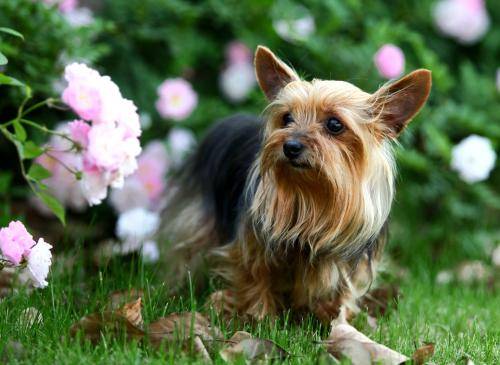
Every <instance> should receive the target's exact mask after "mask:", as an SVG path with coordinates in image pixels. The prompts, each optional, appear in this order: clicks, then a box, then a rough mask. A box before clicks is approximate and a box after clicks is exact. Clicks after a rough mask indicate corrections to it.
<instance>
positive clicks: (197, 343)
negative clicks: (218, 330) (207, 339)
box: [193, 336, 212, 363]
mask: <svg viewBox="0 0 500 365" xmlns="http://www.w3.org/2000/svg"><path fill="white" fill-rule="evenodd" d="M193 347H194V350H195V351H196V353H197V354H198V355H199V356H200V357H201V358H202V359H203V360H205V362H207V363H212V358H211V357H210V354H209V353H208V351H207V348H206V347H205V344H204V343H203V341H202V340H201V338H199V337H198V336H196V337H195V338H194V341H193Z"/></svg>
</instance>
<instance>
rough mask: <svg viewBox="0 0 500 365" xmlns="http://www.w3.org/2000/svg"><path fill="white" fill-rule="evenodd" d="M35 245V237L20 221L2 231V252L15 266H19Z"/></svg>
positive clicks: (0, 234) (0, 241)
mask: <svg viewBox="0 0 500 365" xmlns="http://www.w3.org/2000/svg"><path fill="white" fill-rule="evenodd" d="M34 244H35V241H34V240H33V236H32V235H31V234H29V233H28V231H27V230H26V227H24V225H23V224H22V223H21V222H19V221H13V222H10V223H9V226H8V227H6V228H2V229H0V252H1V254H2V256H3V257H5V258H6V259H7V260H8V261H10V262H11V263H12V264H13V265H19V264H20V263H21V260H22V258H23V257H24V258H26V257H27V256H28V255H29V254H30V251H31V248H32V247H33V245H34Z"/></svg>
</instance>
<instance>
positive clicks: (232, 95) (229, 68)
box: [219, 41, 257, 103]
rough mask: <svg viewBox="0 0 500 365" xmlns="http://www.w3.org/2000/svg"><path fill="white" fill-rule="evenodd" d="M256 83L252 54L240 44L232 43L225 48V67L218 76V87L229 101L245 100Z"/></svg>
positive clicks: (237, 42)
mask: <svg viewBox="0 0 500 365" xmlns="http://www.w3.org/2000/svg"><path fill="white" fill-rule="evenodd" d="M256 83H257V80H256V78H255V72H254V69H253V62H252V52H251V51H250V49H249V48H248V47H247V46H246V45H245V44H244V43H242V42H239V41H233V42H231V43H229V44H228V46H227V47H226V67H225V68H224V70H223V71H222V73H221V74H220V78H219V85H220V88H221V90H222V93H223V94H224V96H226V98H227V99H229V101H232V102H235V103H236V102H241V101H243V100H245V99H246V98H247V97H248V95H249V94H250V92H251V91H252V90H253V88H254V87H255V85H256Z"/></svg>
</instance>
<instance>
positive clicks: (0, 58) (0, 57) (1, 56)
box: [0, 52, 9, 66]
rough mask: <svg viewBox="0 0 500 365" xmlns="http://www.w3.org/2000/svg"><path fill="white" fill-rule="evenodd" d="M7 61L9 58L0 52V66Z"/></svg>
mask: <svg viewBox="0 0 500 365" xmlns="http://www.w3.org/2000/svg"><path fill="white" fill-rule="evenodd" d="M8 62H9V60H8V59H7V57H5V55H4V54H3V53H2V52H0V66H3V65H6V64H7V63H8Z"/></svg>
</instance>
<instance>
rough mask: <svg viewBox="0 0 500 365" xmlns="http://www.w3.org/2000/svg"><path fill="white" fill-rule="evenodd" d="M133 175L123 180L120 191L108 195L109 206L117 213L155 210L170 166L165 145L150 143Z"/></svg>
mask: <svg viewBox="0 0 500 365" xmlns="http://www.w3.org/2000/svg"><path fill="white" fill-rule="evenodd" d="M137 162H138V168H137V171H136V172H135V173H133V174H132V175H130V176H129V177H127V178H126V179H125V183H124V185H123V188H122V189H115V190H113V191H112V192H111V194H110V200H111V205H112V206H113V207H114V208H115V210H116V211H117V212H119V213H123V212H125V211H128V210H130V209H134V208H139V207H140V208H146V209H150V210H156V208H157V207H158V205H159V203H160V199H161V196H162V194H163V192H164V190H165V175H166V174H167V170H168V167H169V165H170V161H169V157H168V155H167V150H166V148H165V144H164V143H163V142H161V141H157V140H156V141H151V142H149V143H148V144H147V145H146V147H145V148H144V150H143V152H142V153H141V155H140V156H139V158H138V159H137Z"/></svg>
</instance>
